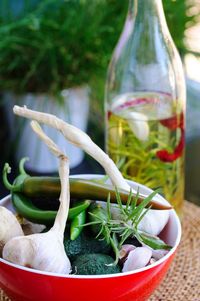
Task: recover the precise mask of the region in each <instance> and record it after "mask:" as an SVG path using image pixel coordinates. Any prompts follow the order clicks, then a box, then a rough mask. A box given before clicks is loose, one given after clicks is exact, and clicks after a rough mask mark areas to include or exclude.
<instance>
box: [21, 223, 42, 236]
mask: <svg viewBox="0 0 200 301" xmlns="http://www.w3.org/2000/svg"><path fill="white" fill-rule="evenodd" d="M21 226H22V229H23V232H24V235H30V234H35V233H41V232H42V231H43V230H44V229H46V226H44V225H41V224H34V223H31V222H29V221H28V220H24V221H23V224H21Z"/></svg>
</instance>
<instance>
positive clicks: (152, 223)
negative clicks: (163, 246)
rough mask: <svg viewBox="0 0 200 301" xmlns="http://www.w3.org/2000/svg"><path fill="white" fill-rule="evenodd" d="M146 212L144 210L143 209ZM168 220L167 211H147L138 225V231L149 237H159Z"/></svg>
mask: <svg viewBox="0 0 200 301" xmlns="http://www.w3.org/2000/svg"><path fill="white" fill-rule="evenodd" d="M145 210H146V209H145ZM168 219H169V211H168V210H152V209H151V210H149V211H148V212H147V213H146V214H145V216H144V217H143V219H142V220H141V221H140V223H139V225H138V229H139V230H141V231H143V232H146V233H148V234H150V235H155V236H157V235H159V234H160V232H161V231H162V230H163V228H164V227H165V225H166V224H167V222H168Z"/></svg>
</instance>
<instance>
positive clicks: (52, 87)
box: [0, 0, 199, 145]
mask: <svg viewBox="0 0 200 301" xmlns="http://www.w3.org/2000/svg"><path fill="white" fill-rule="evenodd" d="M193 1H194V0H189V1H188V0H163V4H164V9H165V15H166V18H167V22H168V25H169V29H170V32H171V34H172V37H173V39H174V41H175V44H176V45H177V48H178V50H179V52H180V53H181V55H182V56H183V55H184V54H185V53H186V52H187V51H188V49H187V48H186V45H185V41H184V35H185V30H186V28H188V27H190V26H192V25H194V24H195V23H196V22H197V15H198V13H199V12H198V10H195V9H194V5H195V4H194V2H193ZM127 8H128V0H124V1H121V0H17V1H16V0H2V1H0V91H5V90H11V91H13V92H15V93H18V94H21V93H26V92H48V93H53V94H56V93H57V92H59V91H60V90H61V89H63V88H66V87H71V86H77V85H81V84H84V83H89V84H90V85H91V86H92V87H93V89H92V93H93V95H92V100H93V101H92V102H91V118H90V124H91V126H90V127H91V128H92V129H93V130H92V131H91V133H90V134H91V136H92V138H93V139H94V140H96V141H97V142H98V143H99V142H100V141H102V139H101V138H102V136H101V135H102V134H101V133H102V128H103V122H102V118H103V98H104V95H103V94H104V82H105V77H106V69H107V66H108V63H109V60H110V58H111V55H112V51H113V49H114V47H115V45H116V43H117V40H118V38H119V36H120V33H121V31H122V28H123V24H124V21H125V17H126V13H127ZM97 125H98V126H97ZM95 128H96V130H95ZM100 136H101V138H100ZM102 145H103V141H102Z"/></svg>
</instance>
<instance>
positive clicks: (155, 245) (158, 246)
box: [138, 233, 172, 250]
mask: <svg viewBox="0 0 200 301" xmlns="http://www.w3.org/2000/svg"><path fill="white" fill-rule="evenodd" d="M138 238H139V240H140V242H141V243H144V244H145V245H147V246H149V247H151V248H152V249H154V250H171V248H172V246H169V245H167V244H165V242H164V241H163V240H161V239H160V238H158V237H156V236H151V235H148V234H146V233H140V234H139V236H138Z"/></svg>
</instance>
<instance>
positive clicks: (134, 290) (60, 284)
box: [0, 175, 181, 301]
mask: <svg viewBox="0 0 200 301" xmlns="http://www.w3.org/2000/svg"><path fill="white" fill-rule="evenodd" d="M79 177H80V176H79ZM82 177H84V178H86V177H87V178H90V177H93V178H94V175H93V176H91V175H84V176H82ZM95 177H96V175H95ZM129 183H131V185H132V186H133V187H134V188H135V189H136V190H137V187H138V186H139V187H140V192H142V193H146V194H149V193H150V192H151V190H150V189H148V188H146V187H145V186H143V185H139V184H137V183H134V182H129ZM157 198H158V200H159V201H160V202H163V203H167V204H168V202H167V201H166V200H165V199H164V198H163V197H161V196H157ZM0 205H1V206H5V207H7V208H9V209H12V210H13V208H12V205H11V202H10V196H7V197H5V198H4V199H2V200H1V201H0ZM160 237H161V238H162V239H164V240H165V242H166V243H168V244H170V245H172V246H173V248H172V249H171V250H170V252H169V253H168V254H167V255H165V256H164V257H163V258H162V259H160V260H158V261H156V262H155V263H153V264H152V265H149V266H147V267H145V268H141V269H138V270H135V271H132V272H126V273H118V274H110V275H105V276H104V275H103V276H102V275H99V276H78V275H77V276H76V275H67V276H65V275H60V274H55V273H47V272H41V271H37V270H33V269H30V268H26V267H21V266H19V265H16V264H13V263H9V262H7V261H6V260H4V259H0V287H1V288H2V289H3V290H4V291H5V293H6V294H7V295H8V296H9V297H10V298H11V300H13V301H29V300H30V301H40V300H41V301H44V300H48V301H65V300H66V301H80V300H81V301H131V300H134V301H144V300H147V299H148V298H149V296H150V295H151V294H152V292H153V291H154V290H155V288H156V287H157V286H158V285H159V283H160V282H161V280H162V278H163V276H164V275H165V274H166V272H167V270H168V268H169V266H170V264H171V261H172V259H173V257H174V255H175V252H176V250H177V247H178V245H179V242H180V238H181V225H180V221H179V218H178V216H177V214H176V213H175V211H174V210H170V218H169V221H168V223H167V225H166V226H165V228H164V230H163V231H162V233H161V235H160Z"/></svg>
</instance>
